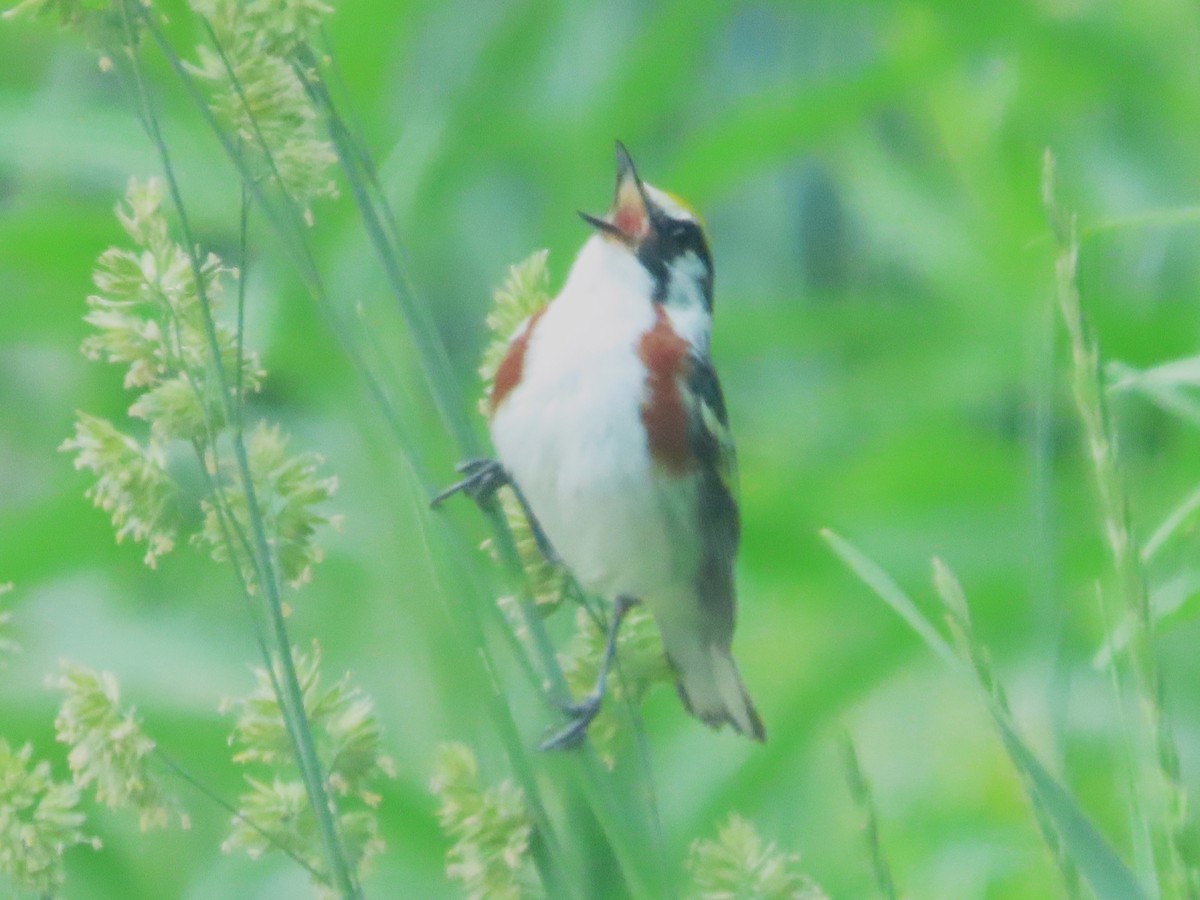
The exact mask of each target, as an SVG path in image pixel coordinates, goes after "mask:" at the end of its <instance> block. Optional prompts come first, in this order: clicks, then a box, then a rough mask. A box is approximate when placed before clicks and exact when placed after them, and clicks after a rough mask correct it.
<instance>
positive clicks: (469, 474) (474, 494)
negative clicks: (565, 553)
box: [429, 457, 562, 566]
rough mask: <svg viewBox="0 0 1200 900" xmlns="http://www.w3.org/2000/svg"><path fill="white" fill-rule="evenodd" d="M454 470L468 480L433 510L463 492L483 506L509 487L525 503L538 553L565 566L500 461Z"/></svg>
mask: <svg viewBox="0 0 1200 900" xmlns="http://www.w3.org/2000/svg"><path fill="white" fill-rule="evenodd" d="M454 470H455V471H456V472H458V474H459V475H462V476H464V477H463V478H462V479H461V480H459V481H456V482H455V483H454V484H452V485H450V487H448V488H446V489H445V490H443V491H442V492H441V493H439V494H438V495H437V496H436V497H434V498H433V499H432V500H430V501H429V507H430V509H437V508H438V507H439V506H441V505H442V503H444V502H445V501H446V500H448V499H450V498H451V497H453V496H454V495H455V494H457V493H458V492H459V491H461V492H462V493H464V494H466V495H467V496H468V497H470V498H471V499H472V500H474V501H475V502H476V503H477V504H483V503H486V502H487V501H488V500H489V499H491V497H492V496H493V495H494V494H495V493H496V491H498V490H500V488H502V487H504V486H505V485H507V486H508V487H510V488H512V490H513V493H514V494H515V495H516V497H517V502H518V503H520V504H521V511H522V512H524V513H525V520H526V521H527V522H528V523H529V530H530V532H531V533H532V534H533V542H534V543H535V544H536V545H537V548H538V552H539V553H541V555H542V558H543V559H545V560H546V561H547V562H548V563H550V564H551V565H555V566H559V565H562V559H561V558H560V557H559V555H558V553H557V552H555V550H554V547H553V545H551V543H550V539H549V538H548V537H546V532H544V531H542V526H541V523H540V522H538V520H537V517H536V516H535V515H534V514H533V510H531V509H530V508H529V502H528V501H527V500H526V499H525V495H524V494H523V493H521V489H520V488H519V487H517V484H516V482H514V481H513V480H512V477H511V476H510V475H509V474H508V471H507V470H506V469H505V468H504V466H502V465H501V464H500V461H499V460H497V459H487V458H486V457H483V458H478V459H467V460H463V461H462V462H460V463H459V464H458V465H456V466H455V467H454Z"/></svg>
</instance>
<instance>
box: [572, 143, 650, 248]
mask: <svg viewBox="0 0 1200 900" xmlns="http://www.w3.org/2000/svg"><path fill="white" fill-rule="evenodd" d="M579 215H580V217H581V218H582V219H583V221H585V222H587V223H588V224H589V225H591V226H592V227H593V228H595V229H596V230H597V231H599V232H600V233H601V234H606V235H608V236H609V237H612V238H615V239H617V240H619V241H621V243H623V244H627V245H629V246H630V247H636V246H637V245H638V244H640V243H641V242H642V239H643V238H644V237H645V236H646V234H647V233H648V232H649V231H650V224H651V223H650V204H649V203H648V202H647V200H646V189H645V187H644V186H643V185H642V180H641V179H640V178H638V175H637V170H636V169H635V168H634V167H633V160H632V159H630V157H629V151H628V150H626V149H625V145H624V144H622V143H621V142H620V141H617V189H616V191H615V192H614V194H613V205H612V209H610V210H609V212H608V215H607V216H605V217H604V218H603V219H601V218H598V217H597V216H593V215H589V214H588V213H585V212H581V213H580V214H579Z"/></svg>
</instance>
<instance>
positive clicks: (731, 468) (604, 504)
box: [434, 141, 766, 750]
mask: <svg viewBox="0 0 1200 900" xmlns="http://www.w3.org/2000/svg"><path fill="white" fill-rule="evenodd" d="M579 215H580V216H581V217H582V219H583V220H584V222H586V223H587V224H588V225H589V226H590V227H591V229H592V234H591V235H590V236H589V237H588V239H587V240H586V241H585V242H584V244H583V246H582V248H581V249H580V251H579V253H578V255H577V256H576V258H575V260H574V262H573V264H572V265H571V268H570V270H569V273H568V274H567V277H566V280H565V282H564V284H563V287H562V289H561V291H560V292H559V293H558V294H557V296H555V297H554V298H553V299H552V300H551V301H550V302H549V303H547V304H546V305H545V306H543V307H542V308H541V309H540V310H538V311H537V312H535V313H534V314H533V315H531V316H530V317H529V318H528V319H526V320H525V321H524V322H523V323H521V324H520V325H519V326H518V327H517V328H516V330H515V332H514V333H513V335H512V336H511V338H510V339H509V341H508V345H507V349H506V352H505V355H504V357H503V359H502V361H501V363H500V365H499V366H498V368H497V369H496V373H495V377H494V379H493V382H492V386H491V392H490V397H489V401H490V402H489V407H490V410H491V413H490V422H489V430H490V436H491V440H492V444H493V447H494V448H495V451H496V457H495V458H494V459H486V458H484V459H472V460H468V461H466V462H464V463H462V464H460V466H459V467H458V468H459V472H460V473H462V474H463V475H464V476H465V477H464V478H463V479H462V480H461V481H459V482H457V483H456V484H454V485H452V486H451V487H449V488H447V489H446V490H445V491H443V492H442V493H441V494H439V495H438V496H437V497H436V498H434V504H435V505H436V504H438V503H440V502H442V501H443V500H445V499H446V498H447V497H448V496H450V495H451V494H453V493H456V492H458V491H460V490H461V491H464V492H466V493H467V494H468V495H470V496H472V497H474V498H475V499H476V500H477V501H482V500H483V499H484V498H487V497H489V496H490V495H491V494H493V493H494V492H495V491H496V490H497V489H499V488H500V487H501V486H503V485H508V486H510V487H511V488H512V489H513V491H514V493H515V494H516V496H517V499H518V500H519V502H520V504H521V506H522V507H523V508H524V511H525V512H526V514H527V517H528V518H529V520H530V524H531V527H532V530H533V533H534V537H535V539H536V541H537V545H538V547H539V548H540V549H541V551H542V553H543V554H544V555H545V556H546V557H547V558H549V559H551V560H553V561H555V562H561V564H563V565H565V566H566V567H567V569H568V570H569V571H570V572H571V574H572V575H573V577H574V578H575V580H576V582H577V583H578V584H579V585H580V586H581V587H582V588H584V589H585V590H587V591H588V592H590V593H592V594H594V595H597V596H599V597H601V598H603V599H605V600H608V601H611V603H612V611H611V615H610V616H609V622H608V628H607V636H606V642H605V648H604V653H603V656H602V659H601V665H600V671H599V673H598V676H597V680H596V685H595V688H594V689H593V690H592V691H591V692H590V693H589V694H588V695H587V696H585V697H584V698H582V700H580V701H579V702H577V703H573V704H570V705H568V706H567V707H566V709H565V711H566V713H567V714H568V717H569V719H568V721H567V724H566V725H565V726H564V727H563V728H562V729H560V730H559V731H558V732H557V733H555V734H553V735H552V736H551V737H550V738H548V739H547V740H546V741H544V742H543V743H542V744H541V747H542V749H547V750H555V749H569V748H571V747H573V746H576V745H578V744H579V743H580V742H581V741H582V739H583V737H584V735H585V733H586V730H587V727H588V725H589V724H590V722H591V721H592V719H593V718H594V717H595V716H596V714H597V712H598V711H599V709H600V706H601V703H602V701H603V697H604V688H605V683H606V679H607V674H608V671H609V669H610V667H611V665H612V663H613V659H614V657H615V655H616V647H617V636H618V633H619V629H620V627H621V621H622V619H623V618H624V617H625V615H626V614H627V613H628V611H629V610H630V609H631V608H632V607H633V606H635V605H636V604H638V603H642V604H645V606H646V607H647V608H648V609H649V611H650V612H651V614H652V616H653V618H654V620H655V623H656V625H657V627H658V629H659V633H660V635H661V637H662V644H663V648H664V650H665V652H666V655H667V658H668V661H669V663H670V665H671V668H672V670H673V672H674V674H675V678H676V686H677V689H678V694H679V697H680V699H681V700H682V702H683V705H684V708H685V709H686V710H687V711H688V712H689V713H691V714H692V715H693V716H695V717H697V718H699V719H701V720H702V721H703V722H705V723H706V724H707V725H709V726H712V727H714V728H720V727H722V726H724V725H728V726H730V727H732V729H733V730H734V731H736V732H739V733H741V734H743V735H746V736H748V737H750V738H752V739H754V740H756V741H760V742H761V741H764V740H765V739H766V732H765V730H764V728H763V723H762V719H761V718H760V716H759V714H758V712H757V710H756V709H755V706H754V703H753V702H752V701H751V699H750V696H749V694H748V693H747V691H746V688H745V687H744V685H743V682H742V678H741V675H740V674H739V671H738V667H737V664H736V663H735V662H734V659H733V656H732V653H731V645H732V640H733V633H734V620H735V610H736V596H735V595H736V589H735V583H734V561H735V557H736V555H737V549H738V542H739V534H740V521H739V512H738V505H737V499H736V498H737V463H736V452H735V447H734V442H733V438H732V434H731V432H730V428H729V419H728V414H727V411H726V406H725V399H724V396H723V394H722V390H721V384H720V381H719V380H718V377H717V372H716V369H715V368H714V366H713V363H712V360H711V357H710V352H709V347H710V337H711V333H712V321H713V262H712V255H711V253H710V251H709V246H708V241H707V238H706V236H705V233H704V227H703V223H702V220H701V219H700V217H699V216H698V215H697V214H696V213H695V212H694V211H693V210H692V209H691V207H689V206H688V205H687V204H686V203H684V202H683V201H682V200H680V199H679V198H678V197H676V196H674V195H673V194H670V193H668V192H666V191H663V190H660V189H658V188H656V187H654V186H653V185H650V184H646V183H644V182H643V181H642V180H641V178H640V177H639V176H638V173H637V169H636V167H635V166H634V163H633V160H632V158H631V157H630V155H629V152H628V151H627V150H626V148H625V146H624V145H623V144H622V143H621V142H620V141H617V142H616V188H615V190H614V195H613V202H612V206H611V208H610V210H609V211H608V213H607V214H606V215H604V216H602V217H601V216H593V215H590V214H588V213H585V212H580V213H579Z"/></svg>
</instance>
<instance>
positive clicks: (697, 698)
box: [659, 621, 767, 742]
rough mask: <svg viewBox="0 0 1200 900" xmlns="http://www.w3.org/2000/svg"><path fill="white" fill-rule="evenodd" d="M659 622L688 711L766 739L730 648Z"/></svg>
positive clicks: (756, 737)
mask: <svg viewBox="0 0 1200 900" xmlns="http://www.w3.org/2000/svg"><path fill="white" fill-rule="evenodd" d="M659 624H660V628H661V630H662V636H663V645H664V647H665V648H666V651H667V656H668V657H670V659H671V663H672V665H673V666H674V667H675V675H676V678H677V679H678V680H677V682H676V687H677V689H678V690H679V699H680V700H682V701H683V705H684V706H685V707H686V708H687V711H688V712H690V713H691V714H692V715H693V716H695V717H696V718H698V719H702V720H703V721H704V722H705V724H707V725H710V726H712V727H713V728H719V727H721V726H722V725H724V724H729V725H730V726H732V727H733V730H734V731H737V732H739V733H741V734H744V735H746V737H749V738H753V739H754V740H756V741H760V742H761V741H765V740H766V739H767V733H766V730H765V729H764V728H763V723H762V719H761V718H759V715H758V710H756V709H755V708H754V702H753V701H752V700H751V699H750V695H749V694H747V693H746V688H745V686H744V685H743V684H742V676H741V675H740V674H738V668H737V663H735V662H734V661H733V657H732V656H731V655H730V653H729V648H728V647H723V646H720V645H719V644H716V643H709V642H705V641H704V640H702V639H701V638H700V637H699V635H697V634H695V632H693V631H692V630H691V629H688V630H687V632H684V630H683V629H673V628H670V627H662V626H663V625H665V624H666V623H663V622H661V621H660V623H659Z"/></svg>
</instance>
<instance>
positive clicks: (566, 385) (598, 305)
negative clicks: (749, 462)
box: [492, 236, 697, 598]
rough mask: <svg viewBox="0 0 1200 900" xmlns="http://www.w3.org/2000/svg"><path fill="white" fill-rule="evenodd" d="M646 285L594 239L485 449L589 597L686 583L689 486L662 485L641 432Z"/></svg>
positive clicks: (542, 326) (692, 551) (690, 567)
mask: <svg viewBox="0 0 1200 900" xmlns="http://www.w3.org/2000/svg"><path fill="white" fill-rule="evenodd" d="M651 288H652V285H651V282H650V276H649V275H648V273H647V272H646V271H645V270H644V269H643V268H642V266H641V264H640V263H638V262H637V260H636V259H635V258H634V257H633V256H632V254H630V253H629V252H628V251H627V250H625V249H624V248H621V247H618V246H616V245H614V244H613V243H612V242H610V241H608V240H606V239H604V238H602V237H599V236H596V237H593V238H592V239H591V240H589V241H588V243H587V244H585V245H584V248H583V250H582V251H581V252H580V255H579V258H578V259H577V260H576V263H575V265H574V267H573V268H572V270H571V273H570V275H569V276H568V279H567V283H566V285H565V286H564V287H563V290H562V292H561V293H560V294H559V296H558V297H557V298H556V299H555V300H554V302H553V303H551V305H550V306H549V308H548V309H547V310H546V312H545V314H544V315H543V316H542V318H541V319H540V320H539V322H538V324H537V327H536V329H535V330H534V333H533V335H532V338H531V340H530V342H529V346H528V349H527V351H526V355H525V362H524V368H523V372H522V377H521V381H520V383H519V384H518V385H517V386H516V387H515V388H514V389H513V390H512V392H511V393H510V394H509V395H508V397H507V398H506V399H505V400H504V402H503V403H502V404H501V406H500V408H499V410H497V412H496V415H495V416H494V418H493V420H492V442H493V443H494V445H495V447H496V451H497V453H498V455H499V457H500V461H501V462H502V463H503V464H504V466H505V468H507V469H508V471H509V472H510V473H511V474H512V475H513V477H514V478H515V479H516V482H517V484H518V485H520V487H521V490H522V491H523V492H524V494H525V496H526V498H527V500H528V501H529V505H530V506H531V507H532V509H533V512H534V514H535V515H536V516H537V517H538V520H539V522H540V523H541V526H542V528H543V529H544V530H545V532H546V535H547V537H548V538H549V539H550V543H551V544H553V546H554V548H555V549H556V550H557V551H558V553H559V555H560V556H561V557H562V558H563V561H564V562H566V563H567V565H568V566H569V567H570V568H571V570H572V571H573V572H574V574H575V577H576V578H577V579H578V580H579V582H580V583H581V584H582V585H583V586H584V587H585V588H587V589H589V590H592V591H595V592H597V593H600V594H603V595H606V596H609V597H614V596H616V595H618V594H629V595H632V596H636V597H640V598H647V597H649V596H652V595H654V594H656V593H662V592H665V591H667V590H669V589H670V588H671V587H672V586H677V585H678V584H679V583H680V582H681V581H684V580H686V579H689V578H690V575H691V573H692V572H694V567H695V560H696V553H697V550H696V547H695V546H693V542H692V541H691V540H689V538H690V536H691V535H692V534H693V532H694V531H695V523H694V517H695V485H694V484H693V483H692V482H691V481H690V480H689V479H683V480H679V479H674V478H667V477H666V476H663V475H661V474H660V473H658V472H657V471H656V470H655V468H654V465H653V463H652V461H651V458H650V454H649V450H648V447H647V445H646V437H645V430H644V428H643V426H642V421H641V404H642V400H643V399H644V397H645V390H646V385H645V368H644V366H643V364H642V362H641V360H640V359H639V358H638V356H637V343H638V340H639V339H640V337H641V335H642V334H644V333H645V332H646V331H647V330H648V329H649V328H650V327H651V326H652V325H653V322H654V308H653V304H652V303H651V300H650V297H651Z"/></svg>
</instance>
